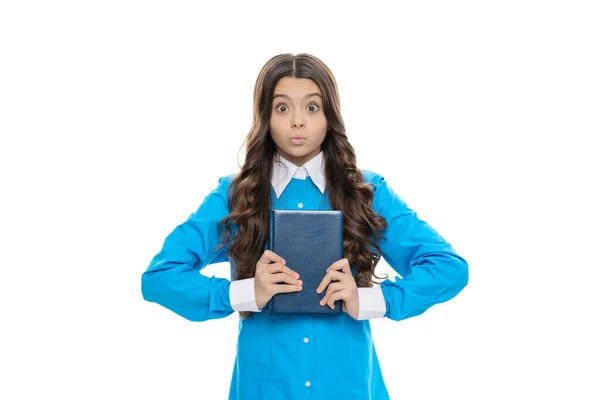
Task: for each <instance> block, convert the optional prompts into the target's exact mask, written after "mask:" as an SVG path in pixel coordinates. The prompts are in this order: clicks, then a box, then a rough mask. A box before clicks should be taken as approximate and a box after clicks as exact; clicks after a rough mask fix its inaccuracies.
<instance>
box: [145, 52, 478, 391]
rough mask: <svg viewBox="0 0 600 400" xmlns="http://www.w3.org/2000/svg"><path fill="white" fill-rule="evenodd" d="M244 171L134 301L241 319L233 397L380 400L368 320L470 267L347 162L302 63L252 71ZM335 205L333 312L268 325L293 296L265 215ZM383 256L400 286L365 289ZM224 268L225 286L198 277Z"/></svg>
mask: <svg viewBox="0 0 600 400" xmlns="http://www.w3.org/2000/svg"><path fill="white" fill-rule="evenodd" d="M245 145H246V158H245V161H244V164H243V166H242V167H241V170H240V172H238V173H236V174H231V175H227V176H222V177H221V178H220V179H219V181H218V184H217V185H216V188H215V189H214V190H213V191H212V192H210V193H209V194H208V195H207V196H206V198H205V199H204V201H203V202H202V204H200V206H199V207H198V209H197V210H196V212H194V213H193V214H191V215H190V217H189V218H188V220H187V221H185V222H183V223H181V224H180V225H179V226H177V227H176V228H175V229H174V230H173V232H171V233H170V234H169V235H168V237H167V238H166V239H165V241H164V245H163V247H162V249H161V250H160V252H159V253H158V254H157V255H156V256H155V257H154V258H153V259H152V261H151V262H150V265H149V267H148V269H147V270H146V271H145V272H144V273H143V275H142V294H143V297H144V299H146V300H148V301H152V302H156V303H158V304H160V305H162V306H164V307H166V308H168V309H170V310H172V311H173V312H175V313H177V314H179V315H181V316H182V317H184V318H187V319H189V320H191V321H207V320H209V319H215V318H223V317H226V316H228V315H230V314H232V313H233V312H234V311H237V312H239V314H240V320H239V334H238V340H237V355H236V361H235V364H234V366H233V377H232V380H231V386H230V391H229V399H238V400H243V399H249V400H257V399H267V398H268V399H282V400H283V399H285V400H291V399H312V400H318V399H327V400H330V399H342V398H343V399H361V400H362V399H376V400H382V399H388V398H389V396H388V392H387V390H386V386H385V383H384V379H383V376H382V372H381V370H380V367H379V362H378V358H377V353H376V351H375V347H374V344H373V341H372V338H371V331H370V325H369V319H371V318H381V317H387V318H389V319H392V320H395V321H399V320H402V319H406V318H409V317H413V316H416V315H419V314H421V313H423V312H424V311H425V310H427V309H428V308H429V307H431V306H432V305H434V304H437V303H441V302H444V301H447V300H449V299H451V298H452V297H454V296H455V295H456V294H457V293H458V292H460V291H461V290H462V288H463V287H464V286H465V285H466V284H467V281H468V273H467V262H466V261H465V260H464V259H463V258H462V257H460V256H459V255H458V254H456V252H455V251H454V249H453V248H452V247H451V245H450V244H449V243H447V242H446V241H445V240H444V239H443V238H442V237H441V236H440V235H439V234H438V233H437V232H436V231H435V230H434V229H433V228H432V227H431V226H430V225H428V224H427V223H426V222H424V221H422V220H420V219H419V218H418V217H417V214H416V212H414V211H413V210H411V209H410V208H408V207H407V205H406V204H405V202H404V201H403V200H402V199H401V198H400V197H399V196H398V195H397V194H396V193H395V192H394V191H393V190H392V189H391V188H390V187H389V186H388V185H387V183H386V181H385V179H384V178H383V176H381V175H379V174H377V173H375V172H372V171H366V170H361V169H359V168H358V167H357V164H356V157H355V153H354V149H353V147H352V146H351V145H350V143H349V142H348V139H347V137H346V134H345V127H344V122H343V119H342V116H341V112H340V99H339V94H338V89H337V84H336V81H335V78H334V76H333V75H332V73H331V71H330V70H329V68H328V67H327V66H326V65H325V64H324V63H323V62H322V61H321V60H319V59H318V58H316V57H314V56H311V55H309V54H298V55H292V54H281V55H277V56H275V57H273V58H271V59H270V60H269V61H268V62H267V63H266V64H265V65H264V67H263V68H262V70H261V71H260V73H259V75H258V79H257V80H256V84H255V88H254V119H253V123H252V127H251V129H250V132H249V133H248V135H247V138H246V141H245ZM269 208H275V209H304V210H317V209H323V210H342V211H343V212H344V255H345V257H344V258H343V259H341V260H339V261H337V262H335V263H333V264H332V265H331V266H329V267H328V269H327V272H326V273H325V274H324V276H323V280H322V281H321V284H320V286H319V288H318V289H317V291H318V292H319V293H321V294H322V295H323V297H322V300H321V306H323V307H328V306H329V307H333V303H334V302H335V301H336V300H341V301H342V304H343V313H342V316H337V317H331V316H329V317H308V316H286V317H283V316H267V315H266V313H265V312H264V311H263V307H264V306H265V305H266V304H267V302H268V301H269V300H270V299H271V297H273V296H274V295H275V294H277V293H284V292H295V291H301V290H303V289H302V276H299V275H298V274H297V273H296V272H295V271H294V266H293V265H286V261H285V260H284V259H283V258H281V257H280V256H278V255H277V254H275V253H273V252H270V251H268V250H266V248H267V234H268V223H267V221H268V210H269ZM381 256H383V257H384V258H385V259H386V261H387V262H388V263H389V265H390V266H391V267H392V268H394V270H396V271H397V272H398V274H399V275H401V276H402V277H403V278H402V279H398V278H396V280H395V282H393V281H391V280H389V279H385V280H383V281H382V282H381V283H380V284H379V285H378V286H374V285H373V277H376V278H379V277H377V276H376V275H375V274H374V270H375V266H376V265H377V262H378V261H379V259H380V257H381ZM224 261H229V262H230V263H231V281H229V280H227V279H223V278H217V277H212V278H209V277H206V276H204V275H202V274H200V273H198V272H199V271H200V270H201V269H202V268H204V267H205V266H207V265H208V264H211V263H218V262H224Z"/></svg>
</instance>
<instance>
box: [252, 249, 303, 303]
mask: <svg viewBox="0 0 600 400" xmlns="http://www.w3.org/2000/svg"><path fill="white" fill-rule="evenodd" d="M298 278H300V275H299V274H298V273H297V272H294V271H292V270H291V269H290V268H289V267H287V266H286V265H285V260H284V259H283V258H282V257H280V256H278V255H277V254H275V253H273V252H272V251H270V250H266V251H265V252H264V253H263V255H262V256H261V257H260V260H258V262H257V263H256V272H255V273H254V296H255V298H256V305H257V306H258V308H259V309H261V310H262V308H263V307H264V306H265V305H267V303H268V302H269V300H271V297H273V296H274V295H276V294H277V293H284V292H288V293H289V292H299V291H300V290H302V281H301V280H299V279H298ZM278 282H283V283H286V284H287V285H285V284H284V285H278V284H277V283H278Z"/></svg>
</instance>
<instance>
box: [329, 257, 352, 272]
mask: <svg viewBox="0 0 600 400" xmlns="http://www.w3.org/2000/svg"><path fill="white" fill-rule="evenodd" d="M328 269H333V270H334V271H341V272H342V273H344V274H347V273H350V262H349V261H348V259H347V258H342V259H341V260H337V261H336V262H334V263H333V264H331V265H330V266H329V268H328Z"/></svg>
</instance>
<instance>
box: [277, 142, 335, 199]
mask: <svg viewBox="0 0 600 400" xmlns="http://www.w3.org/2000/svg"><path fill="white" fill-rule="evenodd" d="M324 168H325V167H324V165H323V152H322V151H321V152H319V154H317V155H316V156H314V157H313V158H312V159H310V160H309V161H307V162H306V163H305V164H304V165H302V166H300V167H299V166H297V165H296V164H294V163H292V162H291V161H288V160H286V159H285V158H283V157H281V155H280V154H279V153H275V156H274V157H273V174H272V175H271V176H272V178H271V184H272V185H273V189H274V190H275V195H276V196H277V198H279V196H281V193H283V190H284V189H285V188H286V187H287V185H288V184H289V183H290V182H291V180H292V178H298V179H306V176H307V175H308V176H310V179H311V180H312V181H313V182H314V184H315V185H317V187H318V188H319V190H320V191H321V193H325V169H324Z"/></svg>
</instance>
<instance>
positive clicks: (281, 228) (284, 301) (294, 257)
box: [266, 209, 344, 316]
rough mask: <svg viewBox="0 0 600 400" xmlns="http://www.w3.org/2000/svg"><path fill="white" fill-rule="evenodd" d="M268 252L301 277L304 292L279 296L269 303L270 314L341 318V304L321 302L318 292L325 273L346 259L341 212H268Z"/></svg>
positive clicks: (279, 294) (321, 295)
mask: <svg viewBox="0 0 600 400" xmlns="http://www.w3.org/2000/svg"><path fill="white" fill-rule="evenodd" d="M268 249H269V250H271V251H273V252H274V253H276V254H277V255H279V256H281V257H283V258H284V259H285V260H286V265H287V266H288V267H290V268H291V269H292V270H294V271H296V272H297V273H298V274H300V280H302V283H303V284H302V290H301V291H299V292H293V293H278V294H276V295H274V296H273V297H272V298H271V300H270V301H269V302H268V303H267V306H266V307H267V315H312V316H327V315H341V313H342V301H341V300H338V301H336V302H335V303H334V308H333V309H331V308H329V306H327V305H324V306H321V305H320V304H319V302H320V301H321V299H322V298H323V296H324V295H325V292H326V290H327V289H325V290H324V291H323V292H321V293H317V291H316V290H317V287H319V284H320V283H321V280H322V279H323V278H324V277H325V271H326V270H327V268H328V267H329V266H330V265H331V264H333V263H334V262H336V261H338V260H340V259H342V258H344V218H343V212H342V211H339V210H331V211H330V210H275V209H271V210H269V237H268Z"/></svg>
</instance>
